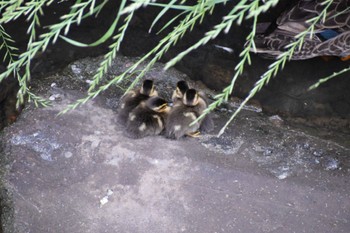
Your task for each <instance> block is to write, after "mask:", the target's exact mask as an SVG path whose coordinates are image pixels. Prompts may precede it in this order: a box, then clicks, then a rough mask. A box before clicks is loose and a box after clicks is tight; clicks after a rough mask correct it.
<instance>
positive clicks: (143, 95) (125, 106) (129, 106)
mask: <svg viewBox="0 0 350 233" xmlns="http://www.w3.org/2000/svg"><path fill="white" fill-rule="evenodd" d="M151 96H158V93H157V91H156V90H155V88H154V84H153V81H152V80H149V79H146V80H144V81H143V83H142V86H141V88H140V89H138V90H135V91H129V92H128V93H126V94H125V95H124V96H123V97H122V99H121V101H120V105H119V108H118V120H119V122H120V123H122V124H125V123H126V122H127V120H128V116H129V113H130V112H131V111H132V110H133V109H134V108H136V107H137V106H138V105H139V104H140V103H141V102H143V101H145V100H147V99H148V98H149V97H151Z"/></svg>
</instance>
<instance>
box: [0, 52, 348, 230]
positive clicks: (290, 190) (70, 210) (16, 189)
mask: <svg viewBox="0 0 350 233" xmlns="http://www.w3.org/2000/svg"><path fill="white" fill-rule="evenodd" d="M100 59H101V58H93V59H84V60H81V61H77V62H75V63H73V64H71V65H70V66H69V67H68V68H67V69H65V70H64V71H63V72H61V73H60V74H56V75H53V76H50V77H46V78H45V79H43V80H42V81H37V84H36V87H35V89H36V90H37V91H38V92H39V93H41V95H43V96H45V97H50V96H52V95H55V94H60V101H53V103H52V106H51V107H48V108H34V107H33V106H31V105H29V106H27V107H26V108H25V110H24V111H23V113H22V115H21V116H20V117H19V119H18V121H17V122H16V123H15V124H13V125H11V126H9V127H7V128H5V130H4V131H3V132H2V134H1V141H0V142H1V145H0V146H1V148H2V152H1V171H2V172H1V197H2V213H3V214H2V224H3V228H4V232H5V233H8V232H19V233H22V232H23V233H24V232H35V233H50V232H52V233H58V232H74V233H89V232H91V233H97V232H111V233H115V232H120V233H124V232H125V233H126V232H130V233H148V232H149V233H163V232H169V233H173V232H174V233H175V232H176V233H177V232H191V233H194V232H200V233H213V232H320V233H321V232H325V233H326V232H344V233H346V232H349V229H350V222H349V219H350V196H349V195H350V187H349V185H348V180H349V177H350V174H349V168H350V166H349V150H350V146H349V142H350V140H343V141H342V142H348V143H339V142H337V140H336V139H337V138H336V137H334V138H330V139H328V140H325V139H322V138H321V137H319V136H317V135H316V136H315V135H312V134H311V133H308V132H306V131H301V130H299V129H297V128H293V127H289V126H288V125H287V124H283V125H279V126H275V125H274V124H273V123H271V122H270V121H269V119H268V117H267V116H264V115H263V114H261V113H257V112H255V111H249V110H244V111H243V112H242V113H241V114H240V115H239V116H238V117H237V118H236V120H235V121H234V122H233V125H230V126H229V127H228V129H227V131H226V133H225V134H223V135H222V137H220V138H217V137H216V133H217V132H219V130H220V127H222V125H223V124H224V123H225V122H226V120H227V119H228V118H229V117H230V114H229V113H228V111H225V112H220V111H217V112H214V121H215V131H214V132H213V134H207V135H203V136H202V137H201V138H200V139H192V138H185V139H182V140H178V141H175V140H169V139H166V138H164V137H163V136H161V135H160V136H156V137H147V138H143V139H139V140H133V139H129V138H127V137H126V136H125V135H124V127H123V126H122V125H119V124H117V123H116V122H115V119H116V113H115V109H116V106H117V103H118V100H119V97H120V95H121V94H122V91H121V90H119V89H118V88H117V87H112V88H111V89H110V90H108V91H106V92H105V93H103V94H102V95H101V96H99V97H97V98H95V99H94V100H92V101H89V102H88V103H87V104H85V105H84V106H82V107H79V108H78V109H76V110H74V111H71V112H69V113H67V114H65V115H62V116H57V113H58V112H60V111H61V110H63V109H64V108H65V107H66V106H67V104H68V103H71V102H73V101H75V100H77V99H79V98H81V97H82V96H83V95H84V91H85V90H86V88H87V84H86V80H90V79H91V77H92V75H93V70H95V69H96V67H97V65H98V64H99V62H100ZM134 61H135V60H133V59H129V58H124V57H120V56H118V57H117V59H116V61H115V62H114V63H113V64H112V68H111V71H110V72H109V73H108V74H107V75H106V77H105V78H106V79H107V80H108V79H110V78H112V77H113V76H114V75H116V74H118V73H120V72H121V70H124V69H125V67H127V66H129V65H130V64H132V63H133V62H134ZM73 67H74V69H73V70H72V68H73ZM77 71H79V72H77ZM147 77H148V78H150V77H151V78H153V79H154V80H156V84H157V86H158V89H159V90H160V91H159V92H160V93H161V95H163V96H164V97H165V98H169V97H170V95H171V91H172V89H173V88H174V87H175V85H176V82H177V81H178V80H179V79H184V78H186V77H185V76H184V75H183V74H181V73H179V72H177V71H176V70H173V69H171V70H169V71H164V70H163V65H162V64H156V66H155V68H154V69H152V70H151V71H150V72H149V73H148V74H147ZM53 82H55V83H56V85H55V86H54V87H52V86H51V84H52V83H53ZM192 85H194V86H196V87H198V85H199V84H196V83H192ZM201 87H202V86H201ZM202 88H203V87H202ZM228 110H234V108H231V109H228ZM305 145H308V146H305ZM267 150H269V151H271V153H268V155H267V154H266V151H267ZM313 151H324V155H327V158H323V156H324V155H323V154H322V155H320V156H318V157H317V159H319V160H322V161H323V160H326V161H337V166H336V168H337V169H331V168H334V166H333V163H330V164H331V165H325V164H324V163H316V162H315V158H316V157H315V155H313Z"/></svg>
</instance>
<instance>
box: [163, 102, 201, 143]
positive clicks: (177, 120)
mask: <svg viewBox="0 0 350 233" xmlns="http://www.w3.org/2000/svg"><path fill="white" fill-rule="evenodd" d="M197 117H198V115H197V114H196V113H195V112H193V111H192V109H190V108H189V109H187V108H186V107H178V108H177V107H175V108H174V109H173V110H172V111H171V112H170V114H169V116H168V118H167V122H166V127H165V129H166V136H167V137H169V138H176V139H179V138H181V137H183V136H184V135H186V134H189V133H193V132H195V131H197V130H198V129H199V126H200V125H199V123H196V124H194V125H190V124H191V123H192V122H193V121H194V120H196V119H197Z"/></svg>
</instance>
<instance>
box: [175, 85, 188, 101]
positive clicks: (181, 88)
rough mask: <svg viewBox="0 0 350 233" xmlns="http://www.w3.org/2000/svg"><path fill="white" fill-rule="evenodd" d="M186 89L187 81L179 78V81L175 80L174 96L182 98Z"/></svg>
mask: <svg viewBox="0 0 350 233" xmlns="http://www.w3.org/2000/svg"><path fill="white" fill-rule="evenodd" d="M188 89H189V86H188V84H187V82H186V81H184V80H181V81H179V82H177V85H176V90H175V93H174V96H175V97H176V98H179V99H182V97H183V96H184V95H185V93H186V91H187V90H188Z"/></svg>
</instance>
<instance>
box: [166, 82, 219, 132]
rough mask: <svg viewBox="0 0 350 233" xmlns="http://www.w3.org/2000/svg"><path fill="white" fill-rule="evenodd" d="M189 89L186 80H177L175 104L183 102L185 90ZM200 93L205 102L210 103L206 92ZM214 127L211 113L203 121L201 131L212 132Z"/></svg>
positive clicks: (174, 96)
mask: <svg viewBox="0 0 350 233" xmlns="http://www.w3.org/2000/svg"><path fill="white" fill-rule="evenodd" d="M188 89H189V85H188V83H187V82H186V81H185V80H181V81H179V82H177V85H176V89H175V90H174V92H173V95H172V98H171V99H172V101H173V104H177V103H178V102H180V103H181V102H182V100H183V97H184V95H185V92H186V91H187V90H188ZM198 95H199V96H200V97H201V98H202V99H203V100H204V102H205V104H206V105H208V100H207V98H206V97H205V93H204V92H201V91H200V92H198ZM213 129H214V122H213V119H212V117H211V115H210V114H208V115H206V116H205V117H204V118H203V120H202V123H201V126H200V131H202V132H207V133H208V132H211V131H212V130H213Z"/></svg>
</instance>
